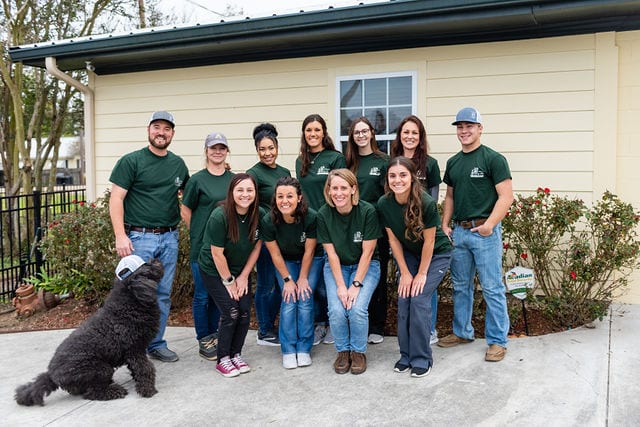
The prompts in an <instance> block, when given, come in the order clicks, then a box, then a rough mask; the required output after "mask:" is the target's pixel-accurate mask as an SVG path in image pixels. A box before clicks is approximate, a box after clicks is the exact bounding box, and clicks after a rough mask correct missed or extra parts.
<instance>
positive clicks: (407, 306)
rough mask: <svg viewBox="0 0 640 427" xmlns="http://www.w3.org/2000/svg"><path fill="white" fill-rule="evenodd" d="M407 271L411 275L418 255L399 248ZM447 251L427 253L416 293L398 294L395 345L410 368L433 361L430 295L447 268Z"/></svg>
mask: <svg viewBox="0 0 640 427" xmlns="http://www.w3.org/2000/svg"><path fill="white" fill-rule="evenodd" d="M403 253H404V259H405V261H406V263H407V267H408V268H409V272H410V273H411V274H412V275H413V276H415V275H416V273H417V272H418V267H419V266H420V259H419V258H418V257H416V256H415V255H413V254H412V253H411V252H409V251H406V250H405V251H403ZM450 262H451V253H444V254H434V255H433V256H432V257H431V263H430V264H429V271H427V282H426V283H425V285H424V288H423V289H422V293H421V294H420V295H416V296H415V297H409V298H401V297H398V345H399V346H400V363H402V364H404V365H409V366H411V367H414V368H428V367H429V366H432V365H433V356H432V354H431V345H430V344H429V338H430V337H429V335H430V334H431V329H432V325H431V320H432V303H433V301H432V295H433V293H434V292H435V291H436V289H437V288H438V285H440V283H441V282H442V279H443V278H444V275H445V274H446V273H447V270H448V269H449V264H450Z"/></svg>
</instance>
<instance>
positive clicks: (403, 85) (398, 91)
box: [389, 76, 411, 105]
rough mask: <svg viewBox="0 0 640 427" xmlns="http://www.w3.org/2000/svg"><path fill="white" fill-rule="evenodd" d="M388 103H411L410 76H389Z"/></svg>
mask: <svg viewBox="0 0 640 427" xmlns="http://www.w3.org/2000/svg"><path fill="white" fill-rule="evenodd" d="M389 104H390V105H398V104H404V105H411V77H408V76H407V77H391V78H389Z"/></svg>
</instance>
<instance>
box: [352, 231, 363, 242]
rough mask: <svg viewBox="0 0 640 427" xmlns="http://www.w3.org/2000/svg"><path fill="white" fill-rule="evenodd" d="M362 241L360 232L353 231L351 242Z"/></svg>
mask: <svg viewBox="0 0 640 427" xmlns="http://www.w3.org/2000/svg"><path fill="white" fill-rule="evenodd" d="M361 242H362V232H361V231H356V232H355V233H353V243H361Z"/></svg>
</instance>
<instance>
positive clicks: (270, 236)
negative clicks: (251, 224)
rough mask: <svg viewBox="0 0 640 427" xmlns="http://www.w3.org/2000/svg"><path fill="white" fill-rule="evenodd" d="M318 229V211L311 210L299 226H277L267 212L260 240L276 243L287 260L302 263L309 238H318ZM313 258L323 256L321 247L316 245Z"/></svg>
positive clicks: (284, 224)
mask: <svg viewBox="0 0 640 427" xmlns="http://www.w3.org/2000/svg"><path fill="white" fill-rule="evenodd" d="M316 227H317V222H316V211H314V210H313V209H309V210H308V211H307V215H306V216H305V218H304V220H303V221H300V223H298V224H296V223H293V224H287V223H282V224H278V225H275V224H274V223H273V221H272V220H271V214H270V213H269V212H267V213H266V214H265V215H264V216H263V217H262V222H261V223H260V239H261V240H262V241H264V242H273V241H275V242H276V243H277V244H278V247H279V248H280V253H281V254H282V257H283V258H284V259H285V260H287V261H300V260H302V257H303V256H304V245H305V244H306V241H307V238H309V239H315V238H316V237H317V232H316ZM313 256H322V246H321V245H319V244H318V245H316V250H315V252H314V255H313Z"/></svg>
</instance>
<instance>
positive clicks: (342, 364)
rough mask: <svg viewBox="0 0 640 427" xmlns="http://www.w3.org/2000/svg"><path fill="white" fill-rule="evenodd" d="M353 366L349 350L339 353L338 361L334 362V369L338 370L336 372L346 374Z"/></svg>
mask: <svg viewBox="0 0 640 427" xmlns="http://www.w3.org/2000/svg"><path fill="white" fill-rule="evenodd" d="M350 367H351V359H350V358H349V352H348V351H341V352H340V353H338V357H336V361H335V362H333V369H334V370H335V371H336V374H346V373H347V372H349V368H350Z"/></svg>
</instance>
